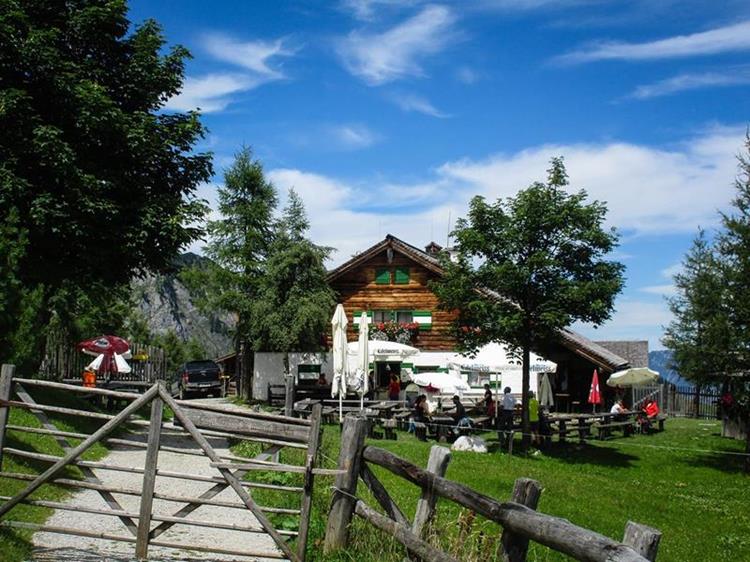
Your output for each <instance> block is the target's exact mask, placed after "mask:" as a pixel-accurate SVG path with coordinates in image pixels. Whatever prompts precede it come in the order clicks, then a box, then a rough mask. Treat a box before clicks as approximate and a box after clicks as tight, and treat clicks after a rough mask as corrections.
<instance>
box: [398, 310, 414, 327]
mask: <svg viewBox="0 0 750 562" xmlns="http://www.w3.org/2000/svg"><path fill="white" fill-rule="evenodd" d="M413 321H414V316H413V315H412V313H411V310H397V311H396V322H398V323H405V324H408V323H410V322H413Z"/></svg>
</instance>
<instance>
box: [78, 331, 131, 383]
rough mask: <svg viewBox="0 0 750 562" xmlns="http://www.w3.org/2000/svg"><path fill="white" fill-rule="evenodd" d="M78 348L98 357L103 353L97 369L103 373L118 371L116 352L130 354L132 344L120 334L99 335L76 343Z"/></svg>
mask: <svg viewBox="0 0 750 562" xmlns="http://www.w3.org/2000/svg"><path fill="white" fill-rule="evenodd" d="M76 349H77V350H78V351H82V352H83V353H85V354H86V355H93V356H95V357H98V356H99V355H103V357H102V361H101V363H100V364H99V368H98V369H97V371H98V372H99V374H101V375H106V374H107V373H117V372H118V368H117V363H116V362H115V353H116V354H117V355H124V356H128V354H129V353H130V344H129V343H128V342H127V340H124V339H123V338H121V337H118V336H98V337H96V338H91V339H88V340H84V341H82V342H79V343H78V344H76Z"/></svg>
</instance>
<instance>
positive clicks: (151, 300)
mask: <svg viewBox="0 0 750 562" xmlns="http://www.w3.org/2000/svg"><path fill="white" fill-rule="evenodd" d="M206 259H207V258H204V257H201V256H198V255H196V254H193V253H186V254H182V255H181V256H180V257H179V258H178V259H177V260H176V262H175V268H174V271H173V272H172V273H169V274H166V275H148V276H146V277H144V278H142V279H136V280H134V281H133V282H132V284H131V286H132V290H133V298H134V300H135V302H136V304H137V306H138V308H139V310H140V311H141V313H142V314H143V316H144V317H145V320H146V322H147V324H148V327H149V329H150V331H151V332H152V333H154V334H164V333H166V332H168V331H170V330H173V331H174V332H175V334H177V336H178V337H179V338H180V339H182V340H184V341H188V340H189V339H190V338H191V337H194V338H195V339H197V340H198V341H199V342H200V343H201V345H203V347H204V348H205V350H206V352H207V353H208V356H209V357H219V356H221V355H224V354H226V353H229V352H231V351H232V346H233V344H232V330H233V329H234V325H235V320H234V317H233V316H232V315H231V314H224V313H220V314H205V313H203V312H202V311H200V310H199V309H198V306H197V305H196V301H197V299H196V297H195V295H192V294H191V292H190V290H189V289H188V288H187V287H186V286H185V284H183V283H182V281H180V277H179V275H180V271H182V270H183V269H184V268H186V267H191V266H193V265H196V264H198V265H199V264H200V263H201V261H203V260H206Z"/></svg>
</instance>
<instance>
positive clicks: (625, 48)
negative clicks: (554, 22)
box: [556, 20, 750, 63]
mask: <svg viewBox="0 0 750 562" xmlns="http://www.w3.org/2000/svg"><path fill="white" fill-rule="evenodd" d="M746 50H750V20H748V21H743V22H740V23H736V24H733V25H728V26H725V27H718V28H716V29H711V30H709V31H702V32H700V33H693V34H690V35H677V36H675V37H669V38H667V39H660V40H657V41H649V42H645V43H625V42H619V41H612V42H599V43H594V44H592V45H589V46H587V47H583V48H581V49H579V50H577V51H573V52H571V53H567V54H565V55H562V56H560V57H557V59H556V60H557V61H559V62H564V63H585V62H594V61H601V60H631V61H638V60H658V59H671V58H679V57H690V56H699V55H715V54H719V53H728V52H737V51H746Z"/></svg>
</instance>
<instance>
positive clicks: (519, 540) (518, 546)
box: [500, 478, 542, 562]
mask: <svg viewBox="0 0 750 562" xmlns="http://www.w3.org/2000/svg"><path fill="white" fill-rule="evenodd" d="M541 495H542V485H541V484H540V483H539V482H537V481H536V480H531V479H529V478H518V479H517V480H516V482H515V484H514V485H513V493H512V494H511V496H510V501H512V502H515V503H519V504H521V505H525V506H526V507H528V508H529V509H536V506H537V504H538V503H539V496H541ZM500 548H501V550H500V553H501V555H502V559H503V561H504V562H525V560H526V552H527V551H528V549H529V539H528V538H526V537H524V536H523V535H519V534H516V533H513V532H511V531H509V530H507V529H505V530H504V531H503V535H502V538H501V539H500Z"/></svg>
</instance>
